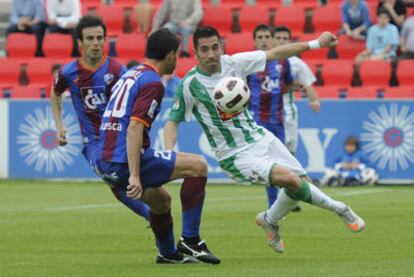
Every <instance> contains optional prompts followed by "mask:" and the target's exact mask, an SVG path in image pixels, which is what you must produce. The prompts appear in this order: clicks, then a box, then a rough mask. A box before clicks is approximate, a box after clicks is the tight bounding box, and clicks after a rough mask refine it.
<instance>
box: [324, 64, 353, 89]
mask: <svg viewBox="0 0 414 277" xmlns="http://www.w3.org/2000/svg"><path fill="white" fill-rule="evenodd" d="M353 69H354V63H353V61H352V60H325V61H323V64H322V77H323V80H324V85H325V86H342V87H349V86H351V81H352V75H353Z"/></svg>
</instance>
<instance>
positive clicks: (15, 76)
mask: <svg viewBox="0 0 414 277" xmlns="http://www.w3.org/2000/svg"><path fill="white" fill-rule="evenodd" d="M0 65H1V66H0V86H1V88H4V87H12V86H15V85H17V84H18V83H19V72H20V64H19V62H18V61H17V60H15V59H8V58H5V59H0Z"/></svg>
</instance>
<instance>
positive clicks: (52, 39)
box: [43, 33, 73, 58]
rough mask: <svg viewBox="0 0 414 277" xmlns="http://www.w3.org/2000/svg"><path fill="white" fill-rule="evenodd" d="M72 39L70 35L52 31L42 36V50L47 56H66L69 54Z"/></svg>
mask: <svg viewBox="0 0 414 277" xmlns="http://www.w3.org/2000/svg"><path fill="white" fill-rule="evenodd" d="M72 48H73V40H72V36H71V35H66V34H59V33H52V34H46V35H45V37H44V38H43V52H44V54H45V57H47V58H68V57H70V56H71V53H72Z"/></svg>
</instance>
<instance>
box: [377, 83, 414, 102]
mask: <svg viewBox="0 0 414 277" xmlns="http://www.w3.org/2000/svg"><path fill="white" fill-rule="evenodd" d="M384 98H391V99H393V98H397V99H398V98H403V99H410V100H413V99H414V88H413V87H412V86H399V87H387V88H386V89H385V91H384Z"/></svg>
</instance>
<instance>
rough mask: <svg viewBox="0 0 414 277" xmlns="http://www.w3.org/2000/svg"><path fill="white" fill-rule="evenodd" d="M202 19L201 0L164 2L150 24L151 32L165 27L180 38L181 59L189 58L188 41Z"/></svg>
mask: <svg viewBox="0 0 414 277" xmlns="http://www.w3.org/2000/svg"><path fill="white" fill-rule="evenodd" d="M202 18H203V9H202V6H201V0H164V1H162V3H161V5H160V8H159V9H158V11H157V13H156V15H155V17H154V21H153V24H152V31H155V30H157V29H159V28H161V27H166V28H168V29H170V30H171V31H172V32H174V33H176V34H177V35H180V36H181V57H190V53H189V40H190V36H191V35H192V34H193V33H194V30H195V29H196V27H197V25H198V23H199V22H200V21H201V19H202Z"/></svg>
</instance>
